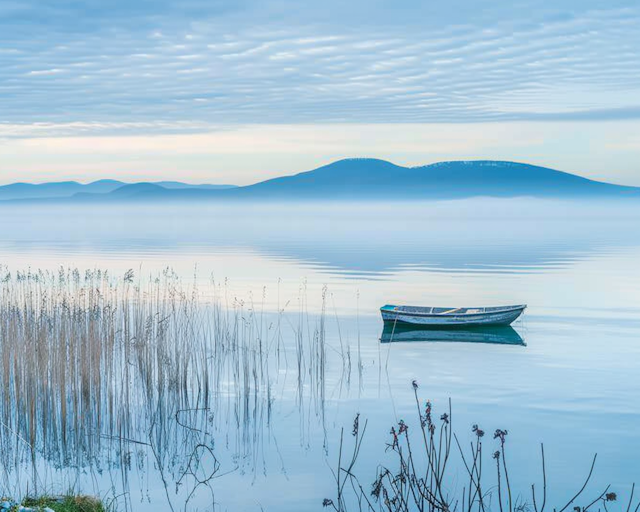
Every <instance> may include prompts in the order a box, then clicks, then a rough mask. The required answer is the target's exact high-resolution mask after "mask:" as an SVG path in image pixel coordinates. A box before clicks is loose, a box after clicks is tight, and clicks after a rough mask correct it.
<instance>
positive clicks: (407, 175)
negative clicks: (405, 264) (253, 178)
mask: <svg viewBox="0 0 640 512" xmlns="http://www.w3.org/2000/svg"><path fill="white" fill-rule="evenodd" d="M232 192H233V193H234V195H241V194H247V195H252V196H260V197H266V196H271V197H273V196H293V195H295V196H296V197H325V198H348V199H358V198H363V197H364V198H370V199H384V198H393V199H455V198H465V197H474V196H490V197H518V196H535V197H571V196H600V195H614V196H619V195H634V196H637V197H640V188H635V187H624V186H619V185H612V184H609V183H602V182H598V181H593V180H589V179H586V178H583V177H580V176H576V175H574V174H569V173H566V172H561V171H556V170H553V169H548V168H545V167H538V166H534V165H529V164H522V163H515V162H502V161H489V160H477V161H454V162H441V163H436V164H432V165H426V166H421V167H401V166H398V165H395V164H392V163H390V162H387V161H384V160H375V159H350V160H340V161H337V162H334V163H332V164H329V165H326V166H324V167H320V168H318V169H315V170H313V171H308V172H303V173H300V174H296V175H294V176H285V177H282V178H275V179H272V180H268V181H263V182H261V183H257V184H255V185H251V186H249V187H242V188H240V189H237V190H235V191H232Z"/></svg>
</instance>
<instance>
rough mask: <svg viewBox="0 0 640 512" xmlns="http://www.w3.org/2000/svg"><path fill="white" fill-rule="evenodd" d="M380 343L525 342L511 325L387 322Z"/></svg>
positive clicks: (495, 343)
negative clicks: (442, 326) (428, 325)
mask: <svg viewBox="0 0 640 512" xmlns="http://www.w3.org/2000/svg"><path fill="white" fill-rule="evenodd" d="M380 343H489V344H492V345H519V346H523V347H524V346H525V345H526V344H525V342H524V340H523V339H522V337H521V336H520V334H518V332H517V331H516V330H515V329H514V328H513V327H511V326H509V325H494V326H491V325H488V326H481V327H467V328H459V329H434V328H427V329H425V328H423V327H420V326H416V325H408V324H397V325H394V324H393V323H391V322H385V324H384V327H383V329H382V334H381V335H380Z"/></svg>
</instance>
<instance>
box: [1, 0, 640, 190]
mask: <svg viewBox="0 0 640 512" xmlns="http://www.w3.org/2000/svg"><path fill="white" fill-rule="evenodd" d="M367 156H370V157H377V158H386V159H389V160H392V161H394V162H395V163H398V164H404V165H421V164H427V163H431V162H435V161H439V160H455V159H474V158H481V159H500V160H517V161H525V162H530V163H535V164H540V165H546V166H549V167H554V168H558V169H561V170H565V171H570V172H575V173H577V174H581V175H584V176H588V177H591V178H595V179H601V180H607V181H612V182H616V183H625V184H633V185H639V186H640V3H639V2H637V0H634V1H617V0H611V1H608V2H601V1H594V0H579V1H578V0H557V1H554V2H548V1H545V2H542V1H533V0H512V1H506V0H493V1H484V0H451V1H448V2H434V1H431V0H429V1H426V0H405V1H400V0H395V1H390V0H351V1H349V2H344V1H343V0H326V1H324V2H307V1H301V0H298V1H294V0H261V1H258V0H236V1H234V2H229V1H222V0H186V1H181V2H175V1H167V0H137V1H134V0H101V1H99V0H89V1H85V2H79V1H76V0H55V1H53V0H37V1H36V0H19V1H18V0H0V183H9V182H14V181H34V182H39V181H52V180H66V179H76V180H79V181H84V182H86V181H91V180H94V179H99V178H117V179H123V180H128V181H142V180H156V179H157V180H160V179H180V180H183V181H189V182H207V183H235V184H246V183H252V182H256V181H260V180H262V179H266V178H270V177H273V176H276V175H282V174H291V173H294V172H299V171H303V170H308V169H311V168H315V167H318V166H319V165H322V164H325V163H328V162H330V161H332V160H335V159H339V158H345V157H367Z"/></svg>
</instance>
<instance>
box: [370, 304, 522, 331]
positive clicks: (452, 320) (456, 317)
mask: <svg viewBox="0 0 640 512" xmlns="http://www.w3.org/2000/svg"><path fill="white" fill-rule="evenodd" d="M525 308H526V306H514V307H512V308H505V309H502V310H500V309H498V308H491V309H494V310H493V311H486V312H478V313H464V314H455V313H450V314H442V313H440V314H428V313H420V312H416V311H403V310H402V309H400V308H397V309H396V310H390V309H385V308H383V309H381V310H380V311H381V313H382V319H383V320H384V321H385V322H391V323H396V324H411V325H420V326H421V327H423V328H430V327H433V328H436V329H443V328H454V329H455V328H467V327H473V326H488V325H509V324H511V323H513V322H514V321H515V320H516V319H517V318H518V317H519V316H520V315H521V314H522V313H523V311H524V310H525ZM414 309H417V308H414ZM425 309H426V308H425ZM477 309H480V308H477ZM495 309H497V310H495Z"/></svg>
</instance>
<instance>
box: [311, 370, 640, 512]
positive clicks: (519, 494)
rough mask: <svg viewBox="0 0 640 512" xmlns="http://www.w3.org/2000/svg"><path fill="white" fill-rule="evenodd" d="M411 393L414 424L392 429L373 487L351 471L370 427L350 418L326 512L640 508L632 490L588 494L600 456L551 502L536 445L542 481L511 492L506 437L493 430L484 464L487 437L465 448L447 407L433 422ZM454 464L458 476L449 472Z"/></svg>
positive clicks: (478, 435) (476, 434) (476, 433)
mask: <svg viewBox="0 0 640 512" xmlns="http://www.w3.org/2000/svg"><path fill="white" fill-rule="evenodd" d="M412 386H413V392H414V397H415V405H416V415H415V420H416V421H413V422H409V423H406V422H405V421H404V420H400V421H399V422H398V423H397V424H396V425H393V426H392V427H391V429H390V431H389V438H388V439H389V440H388V442H387V444H386V452H388V453H389V454H390V457H384V462H382V461H381V463H380V464H379V465H378V466H377V471H376V477H375V480H374V481H373V482H372V483H371V484H370V485H366V484H364V483H362V482H361V479H360V477H359V476H358V473H359V468H357V467H356V464H357V462H358V458H359V456H360V453H361V450H362V444H363V440H364V436H365V432H366V429H367V422H366V421H364V422H362V420H361V418H360V415H357V416H356V417H355V420H354V423H353V429H352V431H351V435H352V438H353V442H351V443H349V444H350V445H351V447H350V448H348V447H347V446H346V443H345V439H344V429H343V431H342V433H341V436H340V449H339V452H338V461H337V467H336V468H335V470H334V469H332V472H333V477H334V480H335V484H336V487H335V493H334V495H333V497H331V498H325V500H324V502H323V506H324V507H325V508H329V509H332V510H334V511H335V512H356V511H358V512H545V510H548V511H549V512H551V511H553V512H568V511H571V512H588V511H592V512H595V511H596V510H597V511H604V512H609V510H610V507H612V506H614V505H616V504H614V502H618V503H617V505H618V506H617V507H616V508H617V510H620V511H626V512H638V511H639V510H640V501H638V500H637V497H634V491H635V484H632V485H631V489H630V492H629V494H628V495H626V496H623V495H622V493H620V494H619V490H614V489H612V487H611V486H610V485H607V486H604V487H601V488H596V489H595V490H594V489H593V486H590V483H591V480H592V476H593V474H594V469H595V466H596V460H597V454H596V455H594V457H593V460H592V463H591V466H590V468H589V469H588V472H587V471H585V472H584V474H585V475H586V477H585V478H584V480H583V483H582V485H581V486H580V487H579V488H578V489H561V491H562V492H556V494H557V495H558V496H563V497H562V498H558V496H555V497H553V498H552V497H550V496H549V492H548V489H549V488H550V487H552V486H553V485H554V484H553V482H550V481H548V478H547V471H546V461H545V451H544V445H540V455H541V457H540V470H541V471H540V481H539V482H538V483H537V484H536V483H532V484H531V485H530V487H529V488H525V489H516V488H514V486H513V485H512V479H511V477H510V475H511V472H510V469H511V468H510V467H509V464H508V457H509V452H508V450H507V444H508V443H507V436H508V432H507V431H506V430H502V429H496V430H495V432H494V433H493V444H494V446H493V450H492V449H491V448H489V452H490V458H489V457H488V455H489V454H487V453H486V452H487V448H486V446H485V445H486V444H487V443H490V441H487V440H486V439H485V431H484V430H482V429H481V428H480V427H479V426H478V425H474V426H473V427H472V436H473V440H472V441H471V442H470V443H469V445H468V446H466V443H465V442H464V441H460V439H459V438H458V436H457V435H456V433H455V432H454V429H453V423H452V411H451V401H449V405H448V408H447V409H446V411H445V412H443V413H442V414H441V415H440V417H439V420H438V419H437V418H436V417H435V411H434V410H433V408H432V404H431V402H430V401H427V402H425V403H424V404H421V403H420V399H419V397H418V384H417V382H416V381H413V383H412ZM454 458H456V459H457V461H456V462H457V466H458V470H456V468H451V466H452V464H451V463H452V460H453V459H454ZM381 459H382V457H381ZM487 459H488V460H487ZM389 462H390V464H389ZM459 469H461V471H460V470H459Z"/></svg>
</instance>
